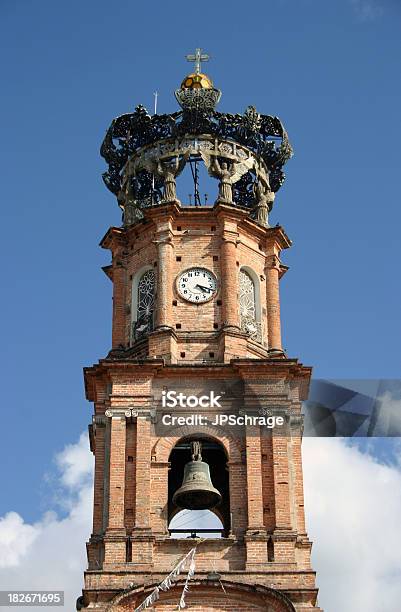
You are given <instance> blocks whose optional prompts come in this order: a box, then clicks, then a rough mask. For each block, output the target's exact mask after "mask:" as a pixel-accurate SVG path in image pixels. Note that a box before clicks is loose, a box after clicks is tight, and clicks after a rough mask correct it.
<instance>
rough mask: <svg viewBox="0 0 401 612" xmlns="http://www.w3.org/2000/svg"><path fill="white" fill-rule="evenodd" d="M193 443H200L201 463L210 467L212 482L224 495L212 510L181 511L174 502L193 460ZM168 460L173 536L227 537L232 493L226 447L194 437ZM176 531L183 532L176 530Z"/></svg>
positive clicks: (170, 521)
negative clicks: (187, 465) (189, 463)
mask: <svg viewBox="0 0 401 612" xmlns="http://www.w3.org/2000/svg"><path fill="white" fill-rule="evenodd" d="M193 440H200V441H201V443H202V461H203V462H205V463H207V464H208V466H209V470H210V479H211V483H212V485H213V487H215V488H216V489H217V490H218V491H219V493H220V495H221V501H220V502H219V503H218V504H217V506H215V507H214V508H211V509H206V510H191V509H188V508H180V507H178V506H177V505H176V504H175V503H174V501H173V497H174V493H175V492H176V491H177V490H178V489H179V488H180V487H181V486H182V484H183V478H184V468H185V465H186V464H187V463H188V462H190V461H191V452H192V451H191V442H192V441H193ZM169 461H170V466H171V467H170V470H169V477H168V525H169V531H170V535H171V537H172V538H185V537H187V538H188V537H189V538H190V537H194V536H193V534H195V533H196V534H197V535H198V537H199V536H200V537H209V538H220V537H227V536H228V535H229V533H230V528H231V519H230V492H229V473H228V469H227V465H226V464H227V456H226V453H225V450H224V448H223V446H222V445H221V444H220V443H219V442H217V441H215V440H213V439H211V438H207V437H204V436H201V435H197V436H191V437H188V438H185V439H182V440H180V441H179V442H178V444H176V446H175V447H174V448H173V450H172V451H171V454H170V458H169ZM177 529H179V530H183V531H176V530H177ZM214 530H216V531H214Z"/></svg>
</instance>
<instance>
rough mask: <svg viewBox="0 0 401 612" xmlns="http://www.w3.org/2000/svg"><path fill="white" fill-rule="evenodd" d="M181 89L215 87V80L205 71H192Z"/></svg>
mask: <svg viewBox="0 0 401 612" xmlns="http://www.w3.org/2000/svg"><path fill="white" fill-rule="evenodd" d="M181 89H213V82H212V80H211V79H210V78H209V77H208V76H207V75H206V74H203V72H191V74H188V75H187V76H186V77H185V79H184V80H183V82H182V83H181Z"/></svg>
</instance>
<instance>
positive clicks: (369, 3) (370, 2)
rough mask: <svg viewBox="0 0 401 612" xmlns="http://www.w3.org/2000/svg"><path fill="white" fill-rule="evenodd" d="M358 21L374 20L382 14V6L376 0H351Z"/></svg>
mask: <svg viewBox="0 0 401 612" xmlns="http://www.w3.org/2000/svg"><path fill="white" fill-rule="evenodd" d="M351 4H352V6H353V7H354V11H355V14H356V16H357V18H358V19H359V20H360V21H374V20H375V19H378V18H379V17H381V16H382V14H383V6H382V4H380V3H379V2H377V0H351Z"/></svg>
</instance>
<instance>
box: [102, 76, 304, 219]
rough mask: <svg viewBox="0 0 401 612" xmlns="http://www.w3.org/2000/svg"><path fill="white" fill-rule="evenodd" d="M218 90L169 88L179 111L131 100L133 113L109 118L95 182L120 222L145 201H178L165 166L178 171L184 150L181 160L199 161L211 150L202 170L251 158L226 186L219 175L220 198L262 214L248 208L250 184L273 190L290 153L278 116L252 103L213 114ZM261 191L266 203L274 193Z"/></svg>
mask: <svg viewBox="0 0 401 612" xmlns="http://www.w3.org/2000/svg"><path fill="white" fill-rule="evenodd" d="M220 93H221V92H220V91H219V90H217V89H214V88H213V87H209V88H206V89H190V88H185V87H184V88H181V89H180V90H177V92H176V98H177V100H178V102H179V103H180V105H181V107H182V109H181V110H179V111H177V112H175V113H171V114H163V115H157V114H155V115H152V116H151V115H150V114H149V113H148V111H147V110H146V108H145V107H144V106H142V105H139V106H137V107H136V109H135V111H134V112H133V113H127V114H125V115H121V116H120V117H117V118H116V119H114V120H113V121H112V123H111V125H110V127H109V129H108V130H107V132H106V136H105V138H104V141H103V143H102V146H101V149H100V153H101V155H102V157H103V158H104V159H105V161H106V163H107V164H108V170H107V171H106V172H105V173H104V174H103V180H104V182H105V184H106V186H107V188H108V189H109V190H110V191H112V193H114V194H115V195H116V196H117V198H118V201H119V204H120V206H121V208H122V209H123V210H124V224H125V225H130V224H131V223H133V222H136V221H137V220H138V219H140V218H141V216H142V210H143V209H144V208H146V207H149V206H152V205H155V204H158V203H159V202H163V201H164V202H167V201H173V200H175V201H177V202H178V200H177V199H176V196H175V183H174V180H175V177H176V176H178V174H179V172H178V170H177V172H175V170H174V174H175V176H172V177H170V176H169V172H168V170H169V168H170V167H171V168H172V169H174V168H173V166H174V163H176V166H177V168H179V169H180V171H181V168H182V165H185V162H186V161H187V160H186V159H184V160H183V156H184V154H185V151H186V150H187V149H188V156H189V161H193V160H196V161H199V160H200V159H201V157H202V158H203V159H204V160H205V155H202V151H203V153H204V154H207V155H212V156H215V160H214V161H213V160H212V162H213V163H212V164H209V166H208V168H212V167H214V168H217V167H218V166H219V164H220V168H221V169H222V170H225V169H227V170H229V171H230V172H231V170H233V168H234V167H235V165H236V164H237V166H236V167H239V166H238V164H241V163H245V164H246V163H247V162H248V161H250V156H252V157H253V159H254V160H255V162H254V163H253V164H252V166H251V167H250V168H249V169H247V171H246V172H245V173H241V175H240V176H239V177H238V178H237V179H236V180H235V181H234V180H233V181H231V187H232V188H231V187H230V186H229V181H228V179H227V180H225V179H224V180H223V181H222V180H220V200H222V199H223V200H224V199H225V200H227V199H229V200H230V201H232V202H233V203H234V204H237V205H240V206H244V207H246V208H249V209H251V210H252V213H251V214H252V215H253V217H254V218H255V219H256V220H257V221H258V222H259V218H262V219H264V217H265V216H266V215H265V214H264V215H262V216H261V215H260V214H259V215H258V214H255V210H256V207H257V205H258V198H257V196H255V193H257V192H258V190H257V188H256V185H257V184H258V183H262V184H263V189H264V190H265V191H266V193H268V192H269V191H270V192H273V193H276V192H277V191H278V190H279V189H280V187H281V185H282V184H283V182H284V180H285V175H284V172H283V166H284V164H285V163H286V162H287V161H288V160H289V159H290V157H291V156H292V153H293V151H292V147H291V145H290V142H289V140H288V135H287V132H286V130H285V129H284V126H283V124H282V123H281V121H280V119H279V118H278V117H272V116H270V115H262V114H260V113H258V111H257V110H256V108H255V107H254V106H248V108H247V109H246V110H245V112H244V113H243V114H242V115H241V114H235V115H233V114H229V113H220V112H217V111H216V110H215V106H216V104H217V102H218V100H219V98H220ZM184 141H186V142H184ZM184 145H185V146H184ZM217 148H218V151H217ZM177 156H178V157H177ZM174 159H175V161H174ZM181 162H182V165H181ZM160 164H162V166H163V170H162V166H161V165H160ZM223 165H224V166H223ZM170 174H171V172H170ZM215 174H216V172H215ZM221 174H222V173H221V172H220V175H221ZM229 178H230V177H229ZM220 179H221V177H220ZM230 180H231V179H230ZM224 190H225V191H226V193H225V195H224V197H223V195H222V192H223V191H224ZM229 192H230V193H229ZM260 193H262V192H261V190H260V189H259V194H260ZM268 197H269V201H271V202H272V201H273V199H274V197H271V196H268ZM259 199H260V198H259ZM178 203H179V202H178ZM262 225H267V222H262Z"/></svg>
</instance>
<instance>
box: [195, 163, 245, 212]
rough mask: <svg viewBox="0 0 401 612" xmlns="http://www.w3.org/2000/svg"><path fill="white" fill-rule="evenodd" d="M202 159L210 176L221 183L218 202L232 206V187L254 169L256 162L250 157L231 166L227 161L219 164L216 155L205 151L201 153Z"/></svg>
mask: <svg viewBox="0 0 401 612" xmlns="http://www.w3.org/2000/svg"><path fill="white" fill-rule="evenodd" d="M201 157H202V159H203V161H204V162H205V164H206V167H207V169H208V172H209V174H210V176H213V177H215V178H218V179H219V180H220V183H219V197H218V200H217V201H218V202H223V203H225V204H232V202H233V189H232V186H233V184H234V183H236V182H237V181H238V180H239V179H240V178H241V177H242V176H243V175H244V174H245V173H246V172H249V170H250V169H251V168H253V166H254V163H255V160H254V158H253V157H250V158H249V159H247V160H244V161H242V162H236V163H235V162H232V163H231V164H230V163H229V162H227V161H222V162H221V163H220V162H219V159H218V157H217V156H216V155H210V154H209V153H206V152H205V151H202V152H201Z"/></svg>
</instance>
